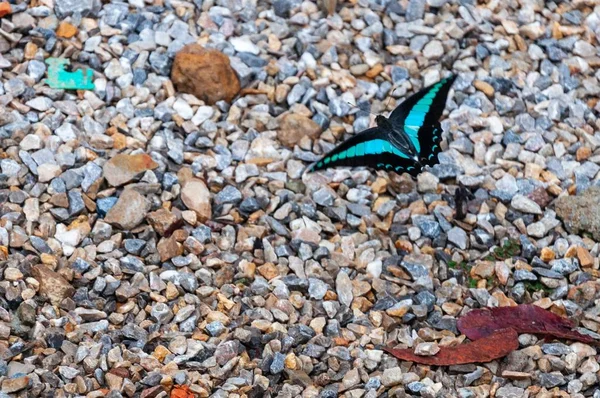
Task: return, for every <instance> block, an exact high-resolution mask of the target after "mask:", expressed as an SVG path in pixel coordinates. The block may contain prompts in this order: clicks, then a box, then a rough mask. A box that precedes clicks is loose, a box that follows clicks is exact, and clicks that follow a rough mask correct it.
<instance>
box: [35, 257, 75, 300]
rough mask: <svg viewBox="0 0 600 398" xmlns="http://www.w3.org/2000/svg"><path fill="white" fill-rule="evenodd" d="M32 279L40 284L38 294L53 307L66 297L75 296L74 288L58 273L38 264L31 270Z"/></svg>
mask: <svg viewBox="0 0 600 398" xmlns="http://www.w3.org/2000/svg"><path fill="white" fill-rule="evenodd" d="M32 273H33V277H34V278H35V279H36V280H37V281H38V283H39V284H40V294H41V295H42V296H43V297H46V298H47V299H48V300H50V302H51V303H52V304H53V305H58V304H60V302H61V301H63V299H65V298H66V297H71V296H72V295H73V294H75V288H74V287H73V286H71V284H70V283H69V282H67V280H66V279H65V278H63V277H62V275H60V274H59V273H58V272H54V271H52V270H51V269H50V268H48V267H46V266H45V265H42V264H39V265H36V266H35V267H33V269H32Z"/></svg>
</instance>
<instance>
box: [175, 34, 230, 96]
mask: <svg viewBox="0 0 600 398" xmlns="http://www.w3.org/2000/svg"><path fill="white" fill-rule="evenodd" d="M171 80H172V81H173V84H174V85H175V87H176V88H177V90H178V91H180V92H183V93H188V94H193V95H195V96H196V97H197V98H199V99H201V100H202V101H204V102H206V103H207V104H209V105H212V104H214V103H215V102H217V101H221V100H225V101H227V102H231V100H232V99H233V98H234V97H235V96H236V95H237V93H238V92H239V91H240V81H239V79H238V77H237V75H236V74H235V72H234V70H233V68H232V67H231V65H230V63H229V57H227V55H225V54H223V53H222V52H220V51H217V50H212V49H206V48H204V47H202V46H201V45H199V44H188V45H187V46H185V47H183V48H182V49H181V50H180V51H179V52H178V53H177V54H176V55H175V61H174V62H173V69H171Z"/></svg>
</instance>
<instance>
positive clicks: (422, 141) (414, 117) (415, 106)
mask: <svg viewBox="0 0 600 398" xmlns="http://www.w3.org/2000/svg"><path fill="white" fill-rule="evenodd" d="M455 79H456V75H452V76H450V77H447V78H445V79H442V80H440V81H439V82H437V83H435V84H432V85H431V86H429V87H426V88H424V89H422V90H421V91H419V92H418V93H416V94H414V95H412V96H410V97H409V98H408V99H406V100H405V101H404V102H402V103H401V104H400V105H399V106H398V107H397V108H396V109H394V111H393V112H392V114H391V115H390V118H389V119H390V122H391V123H392V127H393V129H394V130H395V131H396V130H398V131H404V132H405V133H406V134H407V135H408V136H409V137H410V139H411V141H412V142H413V144H414V146H415V148H416V149H417V151H418V152H419V158H420V159H421V162H422V163H424V164H428V165H430V166H433V165H434V164H436V163H438V159H437V155H438V153H440V151H441V148H440V143H441V141H442V126H441V125H440V122H439V119H440V117H441V116H442V114H443V112H444V108H445V107H446V100H447V98H448V92H449V91H450V87H452V84H453V83H454V80H455Z"/></svg>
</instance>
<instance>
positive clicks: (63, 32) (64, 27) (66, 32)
mask: <svg viewBox="0 0 600 398" xmlns="http://www.w3.org/2000/svg"><path fill="white" fill-rule="evenodd" d="M76 34H77V27H75V26H73V25H71V24H70V23H68V22H64V21H63V22H61V23H60V25H58V29H56V36H58V37H64V38H65V39H70V38H71V37H73V36H75V35H76Z"/></svg>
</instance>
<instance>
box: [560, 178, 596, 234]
mask: <svg viewBox="0 0 600 398" xmlns="http://www.w3.org/2000/svg"><path fill="white" fill-rule="evenodd" d="M555 210H556V215H557V216H558V217H559V218H560V219H562V221H563V222H564V224H565V228H566V229H567V231H568V232H570V233H572V234H582V233H588V234H590V235H592V237H593V238H594V239H596V240H600V187H597V186H593V187H590V188H588V189H587V190H586V191H584V192H583V193H578V194H577V195H576V196H562V197H560V198H558V199H557V200H556V203H555Z"/></svg>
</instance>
